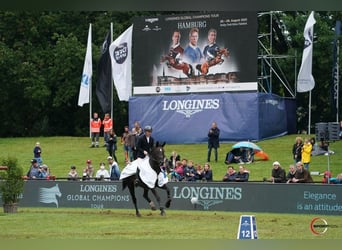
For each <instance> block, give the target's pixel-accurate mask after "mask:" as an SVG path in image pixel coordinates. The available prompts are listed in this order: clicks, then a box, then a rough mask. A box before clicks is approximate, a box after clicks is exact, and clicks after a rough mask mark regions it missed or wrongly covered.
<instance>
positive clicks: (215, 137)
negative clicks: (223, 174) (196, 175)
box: [207, 122, 220, 162]
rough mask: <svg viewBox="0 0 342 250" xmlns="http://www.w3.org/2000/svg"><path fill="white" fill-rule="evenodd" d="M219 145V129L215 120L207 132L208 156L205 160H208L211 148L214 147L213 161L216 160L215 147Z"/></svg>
mask: <svg viewBox="0 0 342 250" xmlns="http://www.w3.org/2000/svg"><path fill="white" fill-rule="evenodd" d="M219 147H220V129H219V128H218V127H217V124H216V122H213V123H212V124H211V128H210V129H209V132H208V157H207V162H210V156H211V150H212V149H214V153H215V162H217V158H218V157H217V149H218V148H219Z"/></svg>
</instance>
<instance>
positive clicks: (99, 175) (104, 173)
mask: <svg viewBox="0 0 342 250" xmlns="http://www.w3.org/2000/svg"><path fill="white" fill-rule="evenodd" d="M95 177H96V180H101V181H102V180H106V181H108V180H109V177H110V175H109V172H108V170H107V169H106V165H105V164H104V163H103V162H101V163H100V169H99V170H97V172H96V175H95Z"/></svg>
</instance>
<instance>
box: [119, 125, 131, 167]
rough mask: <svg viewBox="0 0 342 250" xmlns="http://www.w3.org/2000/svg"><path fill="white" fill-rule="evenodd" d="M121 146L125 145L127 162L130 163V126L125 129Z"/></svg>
mask: <svg viewBox="0 0 342 250" xmlns="http://www.w3.org/2000/svg"><path fill="white" fill-rule="evenodd" d="M121 144H122V145H123V150H124V154H125V162H128V161H130V160H129V159H130V158H129V151H130V144H129V128H128V126H125V127H124V132H123V133H122V136H121Z"/></svg>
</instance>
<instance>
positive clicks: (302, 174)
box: [291, 161, 313, 183]
mask: <svg viewBox="0 0 342 250" xmlns="http://www.w3.org/2000/svg"><path fill="white" fill-rule="evenodd" d="M303 166H304V164H303V163H302V162H301V161H299V162H297V163H296V167H297V170H296V174H295V177H294V178H293V179H292V180H291V182H293V183H311V182H313V180H312V177H311V175H310V172H309V171H308V170H307V169H306V168H304V167H303Z"/></svg>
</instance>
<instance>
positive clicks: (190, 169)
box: [184, 160, 196, 181]
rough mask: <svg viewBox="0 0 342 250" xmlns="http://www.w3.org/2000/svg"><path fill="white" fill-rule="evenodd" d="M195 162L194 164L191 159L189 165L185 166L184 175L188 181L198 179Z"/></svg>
mask: <svg viewBox="0 0 342 250" xmlns="http://www.w3.org/2000/svg"><path fill="white" fill-rule="evenodd" d="M193 164H194V163H193V161H192V160H189V161H188V165H187V166H186V167H185V168H184V177H185V180H186V181H196V179H195V173H196V170H195V168H194V165H193Z"/></svg>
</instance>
